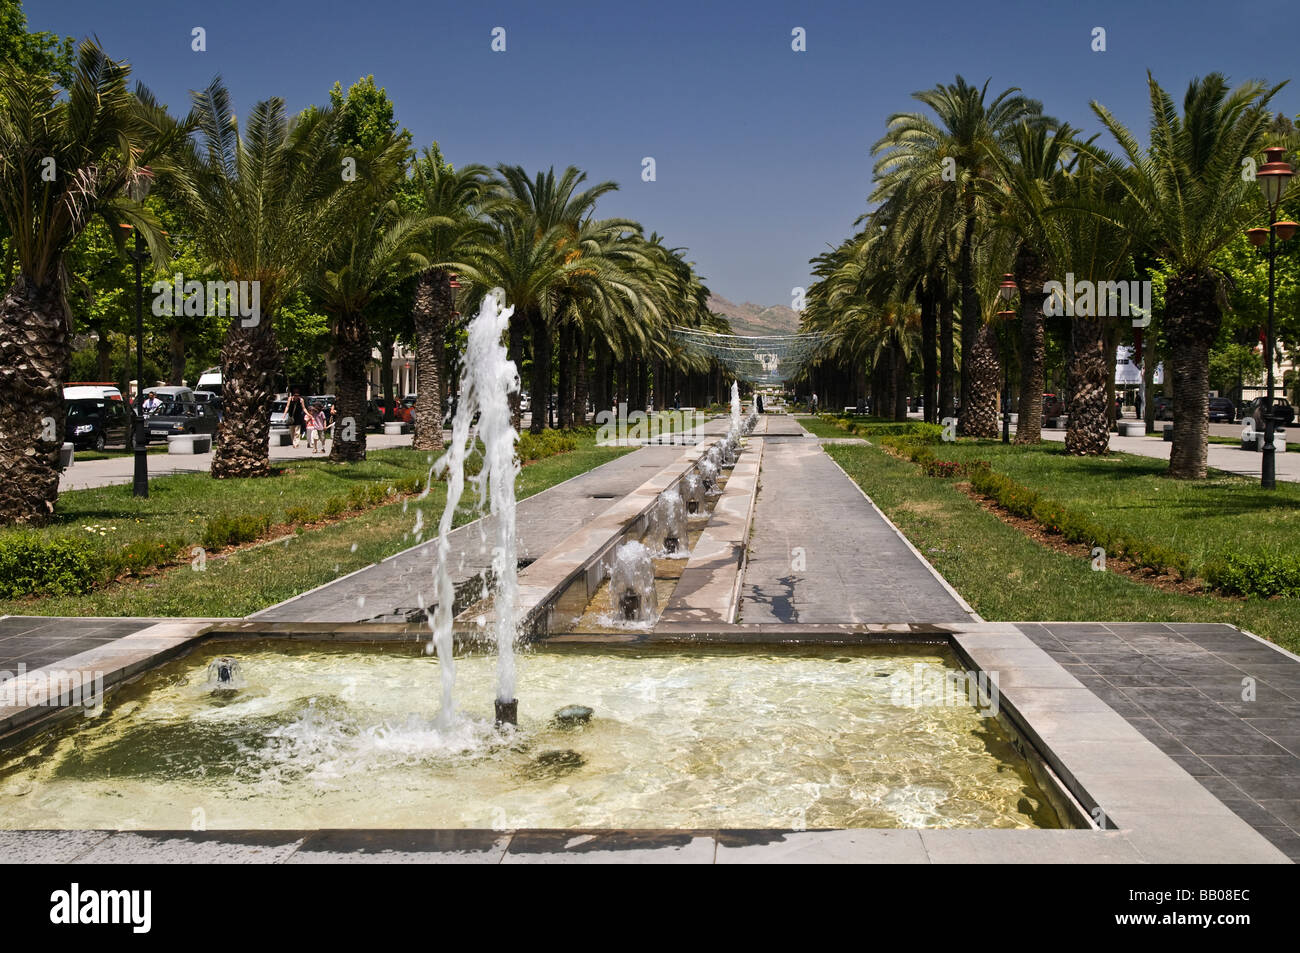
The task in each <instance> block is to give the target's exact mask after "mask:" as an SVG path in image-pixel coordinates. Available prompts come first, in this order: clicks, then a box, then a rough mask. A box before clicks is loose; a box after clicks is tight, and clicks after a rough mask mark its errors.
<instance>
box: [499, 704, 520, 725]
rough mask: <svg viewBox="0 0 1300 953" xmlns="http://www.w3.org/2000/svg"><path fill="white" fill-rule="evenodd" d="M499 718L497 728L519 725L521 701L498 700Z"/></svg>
mask: <svg viewBox="0 0 1300 953" xmlns="http://www.w3.org/2000/svg"><path fill="white" fill-rule="evenodd" d="M496 706H497V717H496V726H497V727H498V728H500V727H501V726H502V725H517V724H519V699H517V698H512V699H510V701H508V702H503V701H502V700H501V699H499V698H498V699H497V702H496Z"/></svg>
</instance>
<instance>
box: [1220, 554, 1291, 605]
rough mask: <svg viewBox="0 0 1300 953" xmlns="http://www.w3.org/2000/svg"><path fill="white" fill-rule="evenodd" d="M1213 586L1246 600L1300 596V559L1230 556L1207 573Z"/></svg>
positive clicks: (1221, 560) (1278, 555)
mask: <svg viewBox="0 0 1300 953" xmlns="http://www.w3.org/2000/svg"><path fill="white" fill-rule="evenodd" d="M1206 577H1207V579H1208V581H1209V582H1210V584H1211V585H1213V586H1215V587H1216V588H1218V589H1222V590H1223V591H1225V592H1231V593H1236V594H1240V595H1243V596H1260V597H1262V598H1268V597H1269V596H1300V558H1298V557H1295V556H1283V555H1281V554H1275V555H1263V554H1250V555H1245V554H1242V553H1228V554H1227V555H1226V556H1225V557H1223V558H1222V559H1220V560H1218V561H1216V562H1215V563H1213V564H1212V565H1211V566H1210V567H1209V568H1208V569H1207V571H1206Z"/></svg>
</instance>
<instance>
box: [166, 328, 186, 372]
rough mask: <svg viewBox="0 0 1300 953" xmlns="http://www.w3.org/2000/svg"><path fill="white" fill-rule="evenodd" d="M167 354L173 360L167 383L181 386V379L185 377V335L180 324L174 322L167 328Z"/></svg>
mask: <svg viewBox="0 0 1300 953" xmlns="http://www.w3.org/2000/svg"><path fill="white" fill-rule="evenodd" d="M167 356H168V358H170V362H171V369H170V373H169V374H168V375H167V383H168V384H170V385H171V386H173V387H179V386H180V384H181V381H183V380H184V379H185V336H184V335H183V334H182V333H181V328H180V325H178V324H173V325H172V326H171V327H170V328H168V329H167Z"/></svg>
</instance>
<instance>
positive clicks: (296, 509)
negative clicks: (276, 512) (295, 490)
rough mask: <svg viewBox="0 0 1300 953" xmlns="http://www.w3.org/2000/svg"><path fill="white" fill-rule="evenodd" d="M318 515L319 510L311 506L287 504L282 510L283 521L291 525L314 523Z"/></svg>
mask: <svg viewBox="0 0 1300 953" xmlns="http://www.w3.org/2000/svg"><path fill="white" fill-rule="evenodd" d="M320 517H321V514H320V512H319V511H317V510H316V509H315V508H314V507H311V506H288V507H285V510H284V521H285V522H286V523H290V524H293V525H297V524H300V523H314V522H316V521H317V520H318V519H320Z"/></svg>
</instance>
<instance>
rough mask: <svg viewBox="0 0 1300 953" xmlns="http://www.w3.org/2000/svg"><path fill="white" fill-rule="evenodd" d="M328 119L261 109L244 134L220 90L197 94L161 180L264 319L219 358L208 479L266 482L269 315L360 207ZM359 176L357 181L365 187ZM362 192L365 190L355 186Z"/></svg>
mask: <svg viewBox="0 0 1300 953" xmlns="http://www.w3.org/2000/svg"><path fill="white" fill-rule="evenodd" d="M334 119H335V113H334V112H333V110H331V109H310V110H307V111H306V112H304V113H303V114H301V115H300V116H297V117H295V118H290V117H288V116H287V115H286V114H285V109H284V101H283V100H282V99H279V98H274V99H268V100H264V101H263V102H260V103H258V104H257V105H256V106H255V107H254V108H253V111H252V113H251V114H250V116H249V119H248V125H247V128H246V129H245V130H244V132H243V134H242V135H241V133H240V129H239V124H238V122H237V121H236V119H235V116H234V112H233V110H232V108H231V105H230V97H229V94H228V93H227V92H226V89H225V86H224V85H223V84H222V82H221V80H220V79H219V78H218V79H215V80H213V81H212V83H211V84H210V85H209V86H208V88H207V89H206V90H204V91H203V92H201V93H195V94H194V108H193V110H192V112H191V120H192V122H193V123H195V124H196V125H197V127H198V129H199V131H200V132H201V134H202V147H201V148H200V146H199V144H197V143H194V142H190V143H188V148H187V149H186V150H185V152H184V153H183V154H182V156H181V160H180V161H179V163H178V167H177V168H176V170H175V171H174V172H173V174H172V175H171V176H170V177H169V179H168V180H165V181H166V182H167V183H168V185H169V192H170V194H171V197H172V199H173V201H174V202H175V203H176V205H177V206H178V207H179V208H180V210H181V211H182V213H183V214H184V215H185V217H186V219H187V221H188V223H189V225H190V228H191V229H192V230H193V232H194V236H195V240H196V243H197V244H198V246H199V247H200V249H202V251H203V253H204V255H205V256H206V257H207V258H208V260H209V261H211V262H212V264H213V265H214V266H215V268H216V269H217V270H218V272H219V273H220V274H221V275H222V276H223V277H224V278H225V280H227V281H238V282H249V283H250V287H256V288H258V289H259V294H260V314H259V315H257V316H256V318H255V319H254V318H241V317H239V316H236V317H234V318H233V319H232V321H231V323H230V326H229V329H228V331H227V333H226V340H225V343H224V345H223V346H222V349H221V370H222V378H223V395H222V396H223V399H224V404H225V417H224V419H223V421H222V424H221V428H220V431H219V434H218V439H219V442H218V444H217V452H216V455H215V457H214V459H213V461H212V475H213V476H214V477H217V478H219V479H221V478H227V477H253V476H267V475H269V474H270V473H271V467H270V453H269V437H270V405H271V398H272V396H273V390H272V388H273V386H274V383H275V377H276V374H277V373H278V371H279V367H280V353H279V349H278V347H277V345H276V338H275V317H276V315H277V313H278V312H279V310H280V308H281V306H282V305H283V304H284V303H285V301H286V300H287V299H288V298H289V297H290V296H291V295H292V294H294V293H295V292H296V291H298V290H299V289H301V288H302V287H303V286H305V284H306V283H307V282H308V280H309V279H310V277H311V276H312V275H313V274H314V273H315V271H316V268H317V266H318V263H319V262H320V261H321V260H322V259H324V258H325V256H326V254H327V253H328V251H329V248H330V245H331V244H332V243H333V242H334V241H336V240H337V238H338V232H339V226H340V225H341V224H342V223H343V222H344V221H345V220H346V218H347V216H348V214H349V213H350V212H351V213H352V214H355V204H354V203H353V202H352V200H351V199H350V198H349V193H348V190H347V189H346V188H345V187H344V186H345V185H346V182H345V179H344V176H343V174H342V171H341V170H342V168H343V166H342V159H341V155H340V152H339V149H338V147H337V146H336V145H335V144H334V136H333V129H332V128H331V127H332V124H333V123H334ZM365 178H366V176H365V174H364V170H359V172H358V175H357V176H356V179H357V180H358V182H359V183H364V182H365ZM358 188H364V185H363V184H359V185H358Z"/></svg>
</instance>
